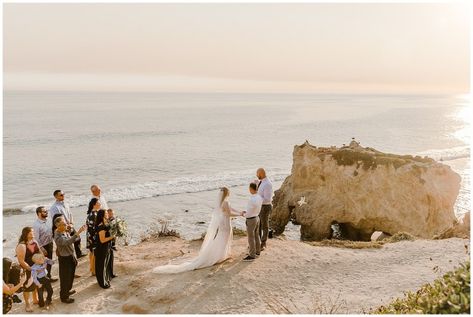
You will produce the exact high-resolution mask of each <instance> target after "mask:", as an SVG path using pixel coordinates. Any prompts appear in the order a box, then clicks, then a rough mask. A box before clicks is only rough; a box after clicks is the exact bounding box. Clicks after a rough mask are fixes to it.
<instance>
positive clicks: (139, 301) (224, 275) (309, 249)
mask: <svg viewBox="0 0 473 317" xmlns="http://www.w3.org/2000/svg"><path fill="white" fill-rule="evenodd" d="M269 242H270V243H269V247H268V249H266V250H265V251H263V252H262V254H261V256H260V257H259V258H258V259H257V260H256V261H254V262H242V258H243V256H244V255H245V254H246V247H247V240H246V237H235V238H234V241H233V245H232V258H231V259H229V260H227V261H225V262H223V263H221V264H218V265H215V266H212V267H210V268H205V269H201V270H197V271H192V272H185V273H181V274H173V275H160V274H153V273H152V272H151V270H152V268H153V267H155V266H157V265H161V264H165V263H167V262H168V261H169V260H171V259H175V258H179V259H176V260H182V259H184V258H187V257H192V256H194V255H195V254H196V253H197V252H198V249H199V247H200V243H201V241H187V240H183V239H180V238H175V237H166V238H159V239H153V240H149V241H146V242H142V243H140V244H139V245H135V246H121V247H120V248H119V251H118V252H116V253H115V254H116V255H115V271H116V274H117V275H118V277H117V278H115V279H113V281H112V287H111V288H110V289H107V290H103V289H101V288H100V287H99V286H98V285H97V282H96V279H95V277H91V276H90V274H89V273H88V260H87V258H82V259H81V260H80V261H79V267H78V273H79V274H80V275H82V277H81V278H78V279H76V281H75V283H74V289H75V290H77V294H75V295H73V296H72V297H73V298H75V303H73V304H69V305H68V304H63V303H61V302H60V301H59V299H58V294H59V289H58V288H59V283H55V284H54V287H55V292H54V297H53V305H52V306H51V307H50V309H49V310H46V309H40V308H39V307H38V306H36V305H35V306H34V313H35V314H41V313H53V314H65V313H77V314H97V313H101V314H114V313H129V314H130V313H131V314H140V313H157V314H159V313H161V314H163V313H173V314H190V313H222V314H227V313H231V314H239V313H241V314H271V313H273V314H279V313H299V314H310V313H330V312H331V313H363V312H368V311H369V310H370V308H375V307H378V306H380V305H382V304H387V303H389V302H390V301H391V300H392V299H393V298H396V297H400V296H402V295H403V292H404V291H408V290H416V289H418V288H419V287H420V286H421V285H423V284H425V283H429V282H432V281H433V280H435V279H436V278H437V277H439V276H441V275H442V274H443V273H445V272H447V271H449V270H451V269H453V268H454V267H455V266H457V265H458V264H459V263H461V262H463V261H465V260H466V259H468V258H469V256H468V255H467V253H466V252H465V251H466V248H465V245H467V246H469V240H467V239H459V238H451V239H445V240H416V241H402V242H397V243H388V244H386V245H384V246H383V248H381V249H343V248H335V247H319V246H312V245H310V244H308V243H304V242H300V241H290V240H285V239H284V238H283V237H278V238H275V239H272V240H270V241H269ZM53 275H57V265H55V266H54V268H53ZM11 313H16V314H20V313H24V304H15V305H14V308H13V309H12V312H11Z"/></svg>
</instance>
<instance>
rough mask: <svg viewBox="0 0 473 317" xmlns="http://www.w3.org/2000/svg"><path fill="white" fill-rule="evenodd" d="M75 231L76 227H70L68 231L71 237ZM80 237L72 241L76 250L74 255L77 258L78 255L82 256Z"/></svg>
mask: <svg viewBox="0 0 473 317" xmlns="http://www.w3.org/2000/svg"><path fill="white" fill-rule="evenodd" d="M75 233H76V229H74V228H72V230H71V232H70V235H71V237H72V236H73V235H74V234H75ZM80 241H81V239H80V237H79V239H77V240H76V241H75V242H74V249H75V250H76V256H77V257H78V258H79V257H80V256H82V251H81V249H80Z"/></svg>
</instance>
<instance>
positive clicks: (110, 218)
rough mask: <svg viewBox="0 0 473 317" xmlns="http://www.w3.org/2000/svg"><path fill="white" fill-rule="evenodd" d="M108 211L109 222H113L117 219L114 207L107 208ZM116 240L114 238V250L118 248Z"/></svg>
mask: <svg viewBox="0 0 473 317" xmlns="http://www.w3.org/2000/svg"><path fill="white" fill-rule="evenodd" d="M107 213H108V222H112V221H113V220H115V212H114V211H113V209H107ZM116 240H117V239H113V240H112V250H113V251H117V248H116V247H115V242H116Z"/></svg>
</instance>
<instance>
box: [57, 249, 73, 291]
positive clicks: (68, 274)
mask: <svg viewBox="0 0 473 317" xmlns="http://www.w3.org/2000/svg"><path fill="white" fill-rule="evenodd" d="M58 260H59V280H60V282H59V283H60V285H61V291H60V297H61V299H68V298H69V292H70V290H71V289H72V283H73V282H74V274H75V273H76V266H77V260H76V258H75V257H74V256H73V255H69V256H58Z"/></svg>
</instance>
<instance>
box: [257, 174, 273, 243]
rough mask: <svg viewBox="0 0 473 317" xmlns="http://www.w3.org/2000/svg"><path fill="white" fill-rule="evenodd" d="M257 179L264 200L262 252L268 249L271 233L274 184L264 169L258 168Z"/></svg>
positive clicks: (261, 235) (261, 228) (261, 225)
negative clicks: (270, 221) (269, 234)
mask: <svg viewBox="0 0 473 317" xmlns="http://www.w3.org/2000/svg"><path fill="white" fill-rule="evenodd" d="M256 177H258V179H259V180H260V182H259V184H258V195H260V196H261V198H263V206H262V207H261V212H260V214H259V219H260V229H259V232H260V237H261V251H263V250H264V249H265V248H266V240H268V233H269V217H270V215H271V211H272V210H273V206H272V205H271V200H272V199H273V184H271V182H270V181H269V179H268V178H267V177H266V171H265V170H264V168H258V170H257V171H256Z"/></svg>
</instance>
